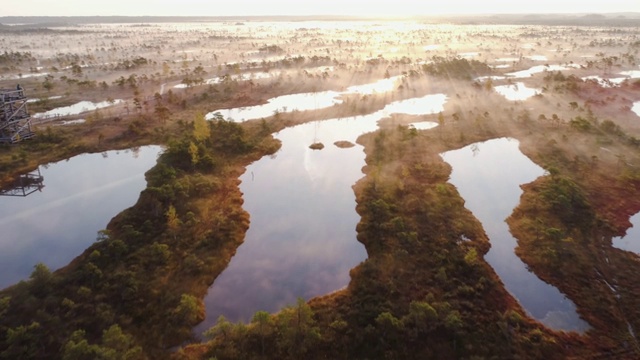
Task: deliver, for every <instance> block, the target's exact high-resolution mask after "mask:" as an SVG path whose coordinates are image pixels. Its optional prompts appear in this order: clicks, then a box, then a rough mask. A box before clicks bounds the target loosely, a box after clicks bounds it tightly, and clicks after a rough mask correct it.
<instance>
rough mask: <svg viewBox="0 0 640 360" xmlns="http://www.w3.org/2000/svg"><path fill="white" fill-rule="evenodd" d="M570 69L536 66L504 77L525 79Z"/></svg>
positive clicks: (565, 67) (559, 66)
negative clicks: (539, 74)
mask: <svg viewBox="0 0 640 360" xmlns="http://www.w3.org/2000/svg"><path fill="white" fill-rule="evenodd" d="M571 68H573V67H567V66H561V65H538V66H533V67H531V68H529V69H527V70H522V71H516V72H511V73H507V74H506V75H507V76H511V77H515V78H525V77H531V76H533V74H538V73H541V72H545V71H565V70H569V69H571Z"/></svg>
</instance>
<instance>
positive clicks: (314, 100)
mask: <svg viewBox="0 0 640 360" xmlns="http://www.w3.org/2000/svg"><path fill="white" fill-rule="evenodd" d="M339 95H340V93H339V92H336V91H323V92H315V93H302V94H293V95H284V96H278V97H275V98H271V99H269V100H268V102H267V103H266V104H264V105H256V106H248V107H243V108H234V109H222V110H216V111H214V112H211V113H209V114H207V115H206V118H207V119H208V120H209V119H213V118H214V117H215V114H216V113H220V115H222V116H223V117H224V118H225V119H228V120H232V121H240V122H242V121H246V120H251V119H259V118H263V117H269V116H272V115H274V113H276V112H287V111H294V110H298V111H305V110H318V109H322V108H327V107H330V106H333V105H336V104H340V103H342V100H340V99H338V96H339Z"/></svg>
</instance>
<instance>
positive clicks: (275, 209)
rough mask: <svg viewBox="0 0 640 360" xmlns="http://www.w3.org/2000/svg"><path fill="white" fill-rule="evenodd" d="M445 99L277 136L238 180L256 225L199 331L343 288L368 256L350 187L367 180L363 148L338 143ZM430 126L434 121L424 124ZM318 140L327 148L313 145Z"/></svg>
mask: <svg viewBox="0 0 640 360" xmlns="http://www.w3.org/2000/svg"><path fill="white" fill-rule="evenodd" d="M445 101H446V96H445V95H443V94H434V95H427V96H424V97H421V98H415V99H408V100H403V101H397V102H394V103H391V104H389V105H387V107H385V109H383V110H380V111H377V112H375V113H372V114H368V115H362V116H355V117H347V118H338V119H329V120H323V121H318V122H313V123H307V124H302V125H298V126H295V127H291V128H287V129H284V130H282V131H280V132H279V133H278V134H276V137H277V138H278V139H279V140H280V141H281V142H282V147H281V149H280V150H279V151H278V152H277V153H276V154H275V156H273V157H265V158H263V159H261V160H259V161H257V162H255V163H253V164H252V165H250V166H249V167H248V168H247V170H246V172H245V174H244V175H243V176H242V177H241V178H240V179H241V181H242V183H241V185H240V188H241V190H242V192H243V194H244V196H243V198H244V205H243V207H244V209H245V210H246V211H247V212H248V213H249V214H250V215H251V226H250V228H249V230H248V231H247V234H246V237H245V241H244V243H243V244H242V245H241V246H240V247H239V248H238V251H237V253H236V254H235V256H234V257H233V258H232V259H231V262H230V264H229V266H228V267H227V269H225V271H224V272H222V274H221V275H220V276H219V277H218V278H217V279H216V280H215V282H214V284H213V285H212V286H211V288H210V289H209V294H208V295H207V297H206V298H205V300H204V301H205V306H206V314H207V315H206V319H205V321H203V322H202V323H201V324H199V325H198V326H197V327H196V328H195V333H196V334H201V333H202V332H203V331H205V330H206V329H208V328H209V327H211V326H213V325H214V323H215V321H216V319H217V318H218V317H219V316H220V315H224V317H225V318H227V319H228V320H230V321H234V322H235V321H244V322H247V321H249V320H251V316H252V315H253V314H254V313H255V312H256V311H259V310H265V311H269V312H274V311H277V310H279V309H280V308H282V307H283V306H285V305H290V304H294V303H295V301H296V299H297V298H298V297H302V298H304V299H309V298H311V297H314V296H318V295H323V294H327V293H330V292H332V291H335V290H338V289H340V288H343V287H345V286H346V285H347V284H348V282H349V270H350V269H352V268H353V267H355V266H356V265H357V264H358V263H360V262H361V261H363V260H365V259H366V251H365V249H364V247H363V246H362V244H360V243H359V242H358V241H357V239H356V225H357V223H358V222H359V220H360V217H359V215H358V214H357V212H356V211H355V207H356V201H355V194H354V193H353V189H352V186H353V185H354V184H355V183H356V181H358V179H360V178H361V177H362V175H363V174H362V170H361V169H362V167H363V166H364V165H365V161H364V160H365V154H364V152H363V148H362V146H361V145H357V144H356V145H355V146H353V147H350V148H340V147H337V146H336V145H334V143H335V142H336V141H349V142H351V143H355V142H356V139H357V138H358V136H360V135H361V134H363V133H367V132H372V131H375V130H376V129H377V128H378V125H377V123H378V121H379V120H380V119H382V118H384V117H386V116H388V115H390V114H392V113H398V112H403V113H410V114H416V113H421V114H432V113H437V112H439V111H442V108H443V105H444V103H445ZM427 125H431V127H432V126H434V125H435V124H434V123H423V124H421V126H425V127H427ZM318 142H320V143H322V144H324V146H325V147H324V149H323V150H319V151H318V150H311V149H310V148H309V145H311V144H313V143H318Z"/></svg>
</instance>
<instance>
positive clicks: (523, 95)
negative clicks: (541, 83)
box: [494, 82, 540, 101]
mask: <svg viewBox="0 0 640 360" xmlns="http://www.w3.org/2000/svg"><path fill="white" fill-rule="evenodd" d="M494 89H495V91H496V92H497V93H498V94H500V95H502V96H504V97H505V98H506V99H507V100H509V101H518V100H526V99H528V98H530V97H532V96H535V95H538V94H540V90H538V89H532V88H529V87H527V86H526V85H525V84H524V83H521V82H517V83H515V84H513V85H500V86H495V87H494Z"/></svg>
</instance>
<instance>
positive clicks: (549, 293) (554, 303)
mask: <svg viewBox="0 0 640 360" xmlns="http://www.w3.org/2000/svg"><path fill="white" fill-rule="evenodd" d="M442 158H443V159H444V161H446V162H448V163H449V164H451V166H452V168H453V171H452V173H451V180H450V181H451V183H452V184H453V185H455V186H456V187H457V188H458V191H459V192H460V194H461V196H462V197H463V198H464V200H465V206H466V207H467V208H468V209H469V210H471V211H472V212H473V214H474V215H475V216H476V217H477V218H478V219H479V220H480V222H481V223H482V225H483V227H484V229H485V231H486V233H487V235H488V236H489V239H490V241H491V250H489V252H488V253H487V255H486V256H485V259H486V260H487V262H489V264H491V266H492V267H493V268H494V270H495V271H496V273H497V274H498V275H499V276H500V278H501V279H502V282H503V283H504V284H505V287H506V289H507V290H508V291H509V292H510V293H511V294H512V295H513V296H514V297H515V298H516V299H517V300H518V301H519V302H520V304H521V305H522V306H523V307H524V309H525V310H526V311H527V312H528V313H529V314H531V316H532V317H534V318H535V319H537V320H539V321H540V322H542V323H543V324H545V325H546V326H548V327H551V328H554V329H558V330H566V331H584V330H586V329H588V327H589V325H588V324H587V323H586V322H584V321H583V320H582V319H580V318H579V316H578V314H577V313H576V310H575V305H574V304H573V302H572V301H571V300H569V299H567V298H566V297H565V296H564V295H563V294H562V293H560V292H559V291H558V289H556V288H555V287H553V286H551V285H549V284H547V283H545V282H543V281H542V280H540V279H539V278H538V277H537V276H536V275H535V274H533V273H531V272H529V270H528V269H527V265H526V264H525V263H523V262H522V260H520V258H519V257H518V256H516V254H515V253H514V249H515V247H516V245H517V243H516V239H514V238H513V237H512V236H511V233H510V232H509V226H508V225H507V223H506V222H505V221H504V220H505V219H506V218H507V217H508V216H509V215H511V212H512V211H513V209H514V208H515V207H516V206H517V205H518V202H519V201H520V195H521V194H522V190H521V189H520V185H521V184H524V183H528V182H531V181H533V180H535V179H536V178H537V177H539V176H542V175H543V173H544V171H543V169H542V168H540V167H539V166H537V165H536V164H534V163H533V162H531V161H530V160H529V159H528V158H527V157H526V156H524V155H523V154H522V153H521V152H520V150H519V149H518V142H517V141H516V140H513V139H506V138H502V139H495V140H491V141H487V142H484V143H479V144H474V145H473V146H468V147H465V148H463V149H459V150H454V151H449V152H446V153H443V154H442ZM504 169H509V174H508V176H507V175H506V174H505V172H504Z"/></svg>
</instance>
